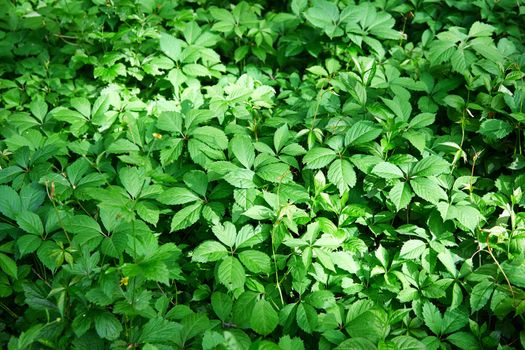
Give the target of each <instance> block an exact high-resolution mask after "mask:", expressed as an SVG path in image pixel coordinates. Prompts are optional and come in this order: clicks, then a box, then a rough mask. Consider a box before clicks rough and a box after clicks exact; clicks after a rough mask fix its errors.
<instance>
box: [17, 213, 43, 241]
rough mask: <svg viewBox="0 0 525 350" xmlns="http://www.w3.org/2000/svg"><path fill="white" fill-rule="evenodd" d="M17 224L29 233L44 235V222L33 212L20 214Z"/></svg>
mask: <svg viewBox="0 0 525 350" xmlns="http://www.w3.org/2000/svg"><path fill="white" fill-rule="evenodd" d="M16 223H17V224H18V226H20V228H21V229H22V230H24V231H26V232H27V233H31V234H33V235H39V236H41V235H43V234H44V226H43V225H42V220H40V217H39V216H38V215H36V214H35V213H33V212H30V211H27V210H25V211H23V212H21V213H19V214H18V215H17V216H16Z"/></svg>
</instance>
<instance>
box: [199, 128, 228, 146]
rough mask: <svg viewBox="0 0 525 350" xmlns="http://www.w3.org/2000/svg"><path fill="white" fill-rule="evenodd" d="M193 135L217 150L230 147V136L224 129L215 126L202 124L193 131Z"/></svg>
mask: <svg viewBox="0 0 525 350" xmlns="http://www.w3.org/2000/svg"><path fill="white" fill-rule="evenodd" d="M191 135H192V137H194V138H195V139H197V140H199V141H201V142H202V143H204V144H206V145H208V146H209V147H211V148H213V149H216V150H225V149H226V148H228V138H227V137H226V134H225V133H224V131H222V130H220V129H217V128H214V127H213V126H201V127H199V128H197V129H195V130H193V132H192V134H191Z"/></svg>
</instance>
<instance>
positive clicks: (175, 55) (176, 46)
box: [160, 33, 182, 62]
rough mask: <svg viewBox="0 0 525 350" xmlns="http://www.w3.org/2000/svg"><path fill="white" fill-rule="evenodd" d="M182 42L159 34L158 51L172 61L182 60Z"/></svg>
mask: <svg viewBox="0 0 525 350" xmlns="http://www.w3.org/2000/svg"><path fill="white" fill-rule="evenodd" d="M181 43H182V40H180V39H177V38H175V37H173V36H172V35H170V34H167V33H160V49H161V50H162V52H164V54H165V55H166V56H168V57H169V58H171V59H172V60H174V61H176V62H177V61H180V60H181V59H182V56H181V52H182V45H181Z"/></svg>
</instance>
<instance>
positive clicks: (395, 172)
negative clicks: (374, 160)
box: [372, 162, 404, 179]
mask: <svg viewBox="0 0 525 350" xmlns="http://www.w3.org/2000/svg"><path fill="white" fill-rule="evenodd" d="M372 173H373V174H375V175H377V176H379V177H382V178H383V179H399V178H402V177H403V176H404V174H403V172H402V171H401V169H399V168H398V167H397V166H396V165H394V164H392V163H388V162H381V163H379V164H376V166H374V168H373V169H372Z"/></svg>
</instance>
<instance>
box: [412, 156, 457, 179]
mask: <svg viewBox="0 0 525 350" xmlns="http://www.w3.org/2000/svg"><path fill="white" fill-rule="evenodd" d="M449 167H450V165H449V163H448V162H447V161H446V160H444V159H443V158H441V157H439V156H429V157H425V158H423V159H422V160H420V161H419V162H417V163H416V164H415V165H414V166H413V167H412V170H411V171H410V175H411V176H438V175H441V174H443V173H446V172H448V169H449Z"/></svg>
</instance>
